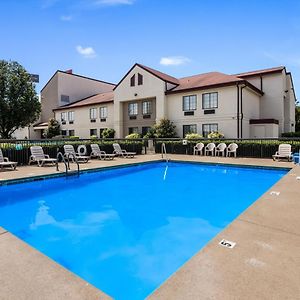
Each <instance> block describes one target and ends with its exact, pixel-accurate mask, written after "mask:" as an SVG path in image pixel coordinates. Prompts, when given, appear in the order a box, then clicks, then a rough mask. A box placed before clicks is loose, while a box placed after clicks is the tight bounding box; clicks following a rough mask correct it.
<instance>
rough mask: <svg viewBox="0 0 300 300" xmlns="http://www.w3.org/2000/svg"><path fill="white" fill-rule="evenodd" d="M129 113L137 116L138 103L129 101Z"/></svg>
mask: <svg viewBox="0 0 300 300" xmlns="http://www.w3.org/2000/svg"><path fill="white" fill-rule="evenodd" d="M128 114H129V116H136V115H137V114H138V104H137V103H129V104H128Z"/></svg>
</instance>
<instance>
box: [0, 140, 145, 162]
mask: <svg viewBox="0 0 300 300" xmlns="http://www.w3.org/2000/svg"><path fill="white" fill-rule="evenodd" d="M145 142H146V141H144V140H142V139H137V140H129V139H127V140H126V139H105V140H104V139H97V140H95V139H76V140H74V139H60V140H52V139H51V140H46V139H45V140H44V139H43V140H0V148H1V150H2V152H3V156H6V157H8V158H9V159H10V160H12V161H16V162H18V164H19V165H26V164H28V161H29V157H30V155H31V154H30V147H31V146H42V147H43V150H44V153H45V154H48V155H49V156H50V157H53V158H55V157H56V155H57V153H58V152H62V153H64V150H63V147H64V145H66V144H69V145H73V146H74V149H75V151H77V148H78V147H79V146H80V145H85V146H86V148H87V155H90V154H91V151H92V150H91V147H90V145H91V144H99V146H100V148H101V150H103V151H105V152H106V153H112V152H113V143H119V144H120V146H121V148H122V149H125V150H127V151H132V152H136V153H137V154H142V153H146V147H145Z"/></svg>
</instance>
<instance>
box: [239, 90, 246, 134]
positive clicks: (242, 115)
mask: <svg viewBox="0 0 300 300" xmlns="http://www.w3.org/2000/svg"><path fill="white" fill-rule="evenodd" d="M245 87H246V86H245V85H244V86H242V87H241V119H240V121H241V138H243V119H244V114H243V89H244V88H245Z"/></svg>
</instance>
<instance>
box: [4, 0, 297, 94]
mask: <svg viewBox="0 0 300 300" xmlns="http://www.w3.org/2000/svg"><path fill="white" fill-rule="evenodd" d="M0 37H1V39H0V59H6V60H16V61H18V62H19V63H21V64H22V65H24V66H25V68H26V69H27V70H28V71H29V72H31V73H37V74H39V75H40V84H38V85H37V89H38V91H39V90H40V89H41V88H42V86H43V85H44V84H45V83H46V82H47V80H48V79H49V78H50V76H52V74H53V73H54V72H55V71H56V70H57V69H61V70H66V69H73V71H74V72H75V73H77V74H82V75H85V76H90V77H95V78H98V79H102V80H105V81H109V82H118V81H119V80H120V79H121V78H122V76H123V75H124V74H125V73H126V72H127V71H128V69H129V68H130V67H131V66H132V65H133V64H134V63H135V62H139V63H142V64H145V65H148V66H150V67H153V68H156V69H158V70H161V71H163V72H166V73H168V74H170V75H173V76H176V77H183V76H189V75H193V74H198V73H203V72H209V71H220V72H224V73H229V74H231V73H238V72H243V71H249V70H255V69H260V68H267V67H273V66H278V65H285V66H286V67H287V68H288V70H290V71H291V72H292V74H293V77H294V84H295V88H296V91H298V92H299V91H300V70H299V67H300V1H296V0H295V1H290V0H285V1H271V0H265V1H258V0H257V1H255V0H252V1H241V0H240V1H234V0H226V1H225V0H224V1H221V0H219V1H201V0H185V1H182V0H0Z"/></svg>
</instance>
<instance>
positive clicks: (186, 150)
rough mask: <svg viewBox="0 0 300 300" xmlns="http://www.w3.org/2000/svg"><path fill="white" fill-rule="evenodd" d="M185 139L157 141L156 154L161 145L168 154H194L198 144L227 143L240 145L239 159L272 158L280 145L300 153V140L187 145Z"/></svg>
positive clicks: (244, 140) (224, 141)
mask: <svg viewBox="0 0 300 300" xmlns="http://www.w3.org/2000/svg"><path fill="white" fill-rule="evenodd" d="M183 141H184V139H156V140H155V142H154V144H155V152H156V153H161V144H162V143H165V145H166V150H167V153H172V154H193V148H194V146H195V145H196V144H197V143H200V142H201V143H203V144H204V145H207V144H208V143H215V144H216V145H217V144H219V143H225V144H227V146H228V145H229V144H231V143H236V144H237V145H238V150H237V156H239V157H253V158H271V157H272V155H273V154H275V152H276V151H277V150H278V146H279V145H280V144H284V143H286V144H290V145H291V146H292V152H299V149H300V138H278V139H272V138H266V139H204V138H203V139H199V140H187V144H185V143H184V142H183Z"/></svg>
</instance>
